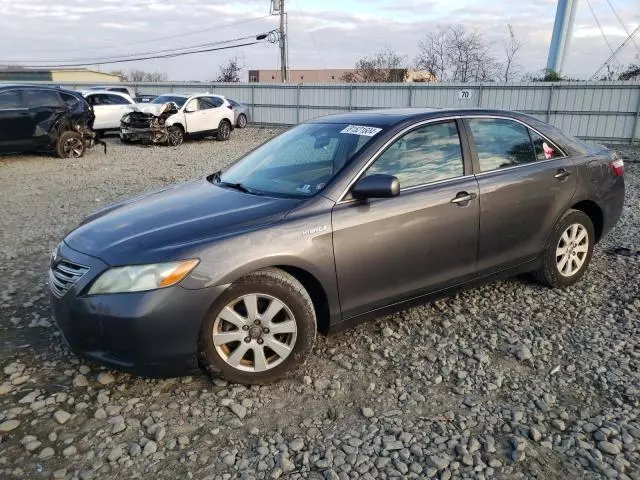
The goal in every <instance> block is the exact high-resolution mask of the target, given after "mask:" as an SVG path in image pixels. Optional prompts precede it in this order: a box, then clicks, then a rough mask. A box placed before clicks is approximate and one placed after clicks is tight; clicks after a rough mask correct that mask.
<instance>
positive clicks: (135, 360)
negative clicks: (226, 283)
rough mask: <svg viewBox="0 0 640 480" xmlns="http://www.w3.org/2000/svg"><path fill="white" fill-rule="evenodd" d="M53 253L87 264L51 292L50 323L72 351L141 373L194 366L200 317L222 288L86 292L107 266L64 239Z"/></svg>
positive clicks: (158, 373) (186, 369)
mask: <svg viewBox="0 0 640 480" xmlns="http://www.w3.org/2000/svg"><path fill="white" fill-rule="evenodd" d="M59 258H62V259H64V260H67V261H69V262H73V263H75V264H78V265H84V266H87V267H89V270H88V271H87V273H85V274H84V275H83V276H82V277H81V278H80V279H79V280H78V281H77V283H76V284H74V285H73V286H72V287H71V288H70V289H69V290H68V291H67V292H66V293H65V294H64V295H63V296H62V297H58V296H56V295H54V294H53V293H52V294H51V304H52V309H53V315H54V319H55V322H56V324H57V325H58V327H59V329H60V331H61V333H62V335H63V337H64V339H65V341H66V343H67V344H68V346H69V348H70V349H71V351H72V352H74V353H75V354H77V355H79V356H81V357H84V358H87V359H89V360H93V361H95V362H97V363H100V364H103V365H106V366H108V367H111V368H115V369H119V370H123V371H127V372H131V373H134V374H139V375H147V376H175V375H180V374H184V373H188V372H189V371H191V370H193V369H194V368H196V367H197V346H198V335H199V333H200V326H201V324H202V320H203V319H204V317H205V315H206V314H207V311H208V310H209V308H210V307H211V304H212V303H213V302H214V301H215V300H216V298H217V297H218V296H219V295H220V293H222V291H224V287H211V288H205V289H200V290H189V289H186V288H183V287H181V286H179V285H177V286H173V287H169V288H164V289H160V290H154V291H150V292H133V293H117V294H109V295H91V296H87V295H86V291H87V289H88V287H89V286H90V284H91V283H92V282H93V281H94V280H95V279H96V278H97V277H98V276H99V275H100V274H101V273H102V272H103V271H105V270H106V269H107V268H108V265H107V264H105V263H104V262H102V261H101V260H99V259H97V258H95V257H91V256H89V255H84V254H82V253H79V252H77V251H75V250H73V249H71V248H70V247H69V246H67V245H66V244H65V243H63V244H62V245H61V247H60V250H59Z"/></svg>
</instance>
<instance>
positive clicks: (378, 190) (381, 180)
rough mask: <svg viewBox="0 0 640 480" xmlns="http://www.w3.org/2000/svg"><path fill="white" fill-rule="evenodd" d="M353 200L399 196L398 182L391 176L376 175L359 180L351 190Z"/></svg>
mask: <svg viewBox="0 0 640 480" xmlns="http://www.w3.org/2000/svg"><path fill="white" fill-rule="evenodd" d="M351 194H352V195H353V196H354V198H357V199H365V198H390V197H396V196H398V195H399V194H400V182H399V181H398V179H397V178H396V177H394V176H393V175H384V174H381V173H376V174H373V175H368V176H366V177H364V178H361V179H360V180H358V181H357V182H356V184H355V185H354V186H353V188H352V189H351Z"/></svg>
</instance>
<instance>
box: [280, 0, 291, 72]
mask: <svg viewBox="0 0 640 480" xmlns="http://www.w3.org/2000/svg"><path fill="white" fill-rule="evenodd" d="M280 75H281V76H282V83H286V82H287V81H288V80H289V78H288V74H287V32H286V28H285V13H284V0H280Z"/></svg>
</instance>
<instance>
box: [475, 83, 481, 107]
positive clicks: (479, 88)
mask: <svg viewBox="0 0 640 480" xmlns="http://www.w3.org/2000/svg"><path fill="white" fill-rule="evenodd" d="M476 107H478V108H480V107H482V83H480V86H479V87H478V103H476Z"/></svg>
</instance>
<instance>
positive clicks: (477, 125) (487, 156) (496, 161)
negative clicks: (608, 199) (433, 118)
mask: <svg viewBox="0 0 640 480" xmlns="http://www.w3.org/2000/svg"><path fill="white" fill-rule="evenodd" d="M465 123H466V125H467V127H468V129H469V131H470V135H469V138H470V143H471V148H472V152H473V156H474V169H475V171H476V178H477V180H478V185H479V188H480V241H479V249H478V272H479V273H480V274H482V273H490V272H491V271H495V270H500V269H503V268H507V267H509V266H515V265H518V264H521V263H525V262H527V261H529V260H532V259H533V258H534V257H536V256H537V255H539V254H540V252H542V250H543V248H544V244H545V242H546V238H547V236H548V234H549V232H550V231H551V228H552V226H553V225H554V223H555V222H556V220H557V219H558V218H559V217H560V215H562V213H563V212H564V211H565V210H566V208H567V207H568V205H569V202H570V200H571V198H572V197H573V194H574V192H575V191H576V186H577V175H576V172H575V168H574V165H573V161H572V160H571V158H569V157H567V156H565V154H564V153H563V152H562V150H561V149H560V148H558V147H557V146H556V145H554V144H553V142H551V141H550V140H549V139H546V138H544V137H542V136H541V135H540V134H539V133H537V132H536V131H534V130H532V129H531V128H530V127H528V126H526V125H525V124H523V123H520V122H518V121H516V120H513V119H509V118H469V119H466V120H465Z"/></svg>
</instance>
